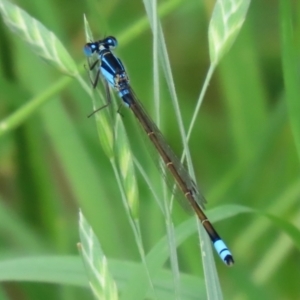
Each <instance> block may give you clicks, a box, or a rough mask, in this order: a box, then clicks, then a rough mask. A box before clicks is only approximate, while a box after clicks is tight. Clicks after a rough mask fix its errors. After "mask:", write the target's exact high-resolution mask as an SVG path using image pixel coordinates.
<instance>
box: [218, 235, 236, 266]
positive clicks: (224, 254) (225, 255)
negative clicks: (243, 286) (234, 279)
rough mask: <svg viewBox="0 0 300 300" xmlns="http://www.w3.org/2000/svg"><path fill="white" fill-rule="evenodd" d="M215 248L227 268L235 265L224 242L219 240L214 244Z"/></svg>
mask: <svg viewBox="0 0 300 300" xmlns="http://www.w3.org/2000/svg"><path fill="white" fill-rule="evenodd" d="M213 244H214V247H215V249H216V251H217V253H218V254H219V256H220V257H221V259H222V260H223V261H224V263H225V264H226V265H227V266H232V265H233V264H234V260H233V257H232V254H231V252H230V251H229V250H228V248H227V246H226V244H225V243H224V242H223V241H222V240H217V241H215V242H214V243H213Z"/></svg>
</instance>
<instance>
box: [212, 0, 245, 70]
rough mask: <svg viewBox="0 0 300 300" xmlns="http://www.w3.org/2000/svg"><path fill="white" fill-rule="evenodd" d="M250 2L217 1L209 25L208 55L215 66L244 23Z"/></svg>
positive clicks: (234, 0)
mask: <svg viewBox="0 0 300 300" xmlns="http://www.w3.org/2000/svg"><path fill="white" fill-rule="evenodd" d="M249 5H250V0H222V1H221V0H218V1H217V2H216V4H215V7H214V10H213V14H212V17H211V21H210V23H209V30H208V40H209V55H210V61H211V64H212V65H217V64H218V63H219V62H220V60H221V58H222V56H224V54H225V53H226V52H227V51H228V50H229V49H230V47H231V46H232V44H233V42H234V40H235V39H236V37H237V35H238V33H239V32H240V29H241V27H242V25H243V23H244V21H245V17H246V14H247V11H248V8H249Z"/></svg>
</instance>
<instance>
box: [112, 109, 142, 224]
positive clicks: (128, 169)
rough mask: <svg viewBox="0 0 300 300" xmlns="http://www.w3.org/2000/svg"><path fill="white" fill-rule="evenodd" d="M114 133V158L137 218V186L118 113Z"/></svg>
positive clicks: (128, 148)
mask: <svg viewBox="0 0 300 300" xmlns="http://www.w3.org/2000/svg"><path fill="white" fill-rule="evenodd" d="M115 133H116V134H115V136H116V140H117V141H118V142H117V143H115V151H116V158H117V159H118V163H119V169H120V174H121V179H122V183H123V186H124V191H125V193H126V198H127V201H128V205H129V208H130V211H131V214H132V217H133V218H134V219H137V218H138V217H139V212H138V210H139V200H138V196H139V195H138V186H137V182H136V175H135V170H134V164H133V157H132V153H131V149H130V145H129V141H128V138H127V134H126V130H125V128H124V124H123V122H122V120H121V117H120V115H118V116H117V119H116V126H115Z"/></svg>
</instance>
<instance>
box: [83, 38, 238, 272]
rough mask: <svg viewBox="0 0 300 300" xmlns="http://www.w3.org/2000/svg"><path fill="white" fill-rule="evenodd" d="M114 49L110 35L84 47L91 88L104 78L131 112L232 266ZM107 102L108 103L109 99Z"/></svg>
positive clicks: (194, 189) (197, 195)
mask: <svg viewBox="0 0 300 300" xmlns="http://www.w3.org/2000/svg"><path fill="white" fill-rule="evenodd" d="M116 46H117V40H116V38H114V37H112V36H109V37H107V38H105V39H103V40H99V41H96V42H91V43H87V44H86V45H85V47H84V52H85V54H86V56H88V57H89V56H92V55H93V54H94V53H96V54H97V55H98V59H97V60H96V61H95V62H94V63H93V64H92V65H91V66H90V69H91V70H92V69H94V68H95V66H98V65H99V69H98V70H97V75H96V78H95V80H94V81H93V82H92V83H93V86H94V88H95V87H96V86H97V83H98V81H99V76H101V75H102V76H103V77H104V79H105V83H106V86H110V87H112V88H113V89H115V90H116V91H117V92H118V94H119V97H120V98H121V99H122V100H123V102H124V104H125V105H126V106H127V107H129V108H130V109H131V110H132V112H133V113H134V115H135V117H136V118H137V119H138V121H139V123H140V124H141V126H142V127H143V129H144V131H145V132H146V133H147V135H148V137H149V139H150V140H151V142H152V144H153V145H154V147H155V148H156V150H157V151H158V153H159V155H160V157H161V159H162V161H163V163H164V164H165V166H166V169H167V170H169V172H170V174H171V175H172V176H173V178H174V180H175V182H176V184H177V186H178V187H179V189H180V190H181V191H182V193H183V194H184V196H185V198H186V199H187V201H188V202H189V204H190V205H191V207H192V208H193V210H194V211H195V213H196V214H197V216H198V218H199V220H200V222H201V223H202V225H203V227H204V228H205V230H206V232H207V234H208V235H209V237H210V239H211V241H212V243H213V245H214V247H215V249H216V251H217V253H218V254H219V256H220V257H221V259H222V260H223V261H224V263H225V264H226V265H228V266H231V265H233V263H234V260H233V257H232V255H231V253H230V251H229V250H228V248H227V246H226V245H225V243H224V242H223V240H222V239H221V238H220V236H219V235H218V233H217V232H216V230H215V229H214V227H213V226H212V224H211V223H210V221H209V220H208V219H207V217H206V215H205V214H204V212H203V205H204V203H205V198H204V196H203V195H202V193H201V192H200V190H199V189H198V187H197V185H196V183H195V182H194V180H193V179H192V178H191V177H190V175H189V173H188V172H187V171H186V170H185V168H184V167H183V165H182V164H181V162H180V160H179V159H178V158H177V156H176V155H175V154H174V152H173V151H172V149H171V148H170V146H169V145H168V143H167V142H166V140H165V138H164V137H163V135H162V133H161V132H160V130H159V129H158V128H157V126H156V125H155V123H154V122H153V121H152V119H151V118H150V117H149V116H148V115H147V113H146V112H145V110H144V109H143V106H142V105H141V103H140V101H139V100H138V99H137V97H136V95H135V93H134V92H133V90H132V88H131V86H130V84H129V78H128V75H127V73H126V71H125V68H124V66H123V64H122V62H121V60H120V59H119V58H117V57H116V56H115V55H114V53H113V52H112V49H113V48H114V47H116ZM108 101H110V97H109V99H108ZM108 104H109V102H108ZM108 104H107V105H108ZM107 105H105V106H107ZM102 108H103V107H102ZM100 109H101V108H100ZM98 110H99V109H98ZM98 110H97V111H98Z"/></svg>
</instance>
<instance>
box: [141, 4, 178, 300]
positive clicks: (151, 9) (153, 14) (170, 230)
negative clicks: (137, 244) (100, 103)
mask: <svg viewBox="0 0 300 300" xmlns="http://www.w3.org/2000/svg"><path fill="white" fill-rule="evenodd" d="M156 4H157V3H156V0H154V1H148V0H147V1H144V5H145V7H146V11H147V12H148V18H149V19H150V23H151V24H152V32H153V83H154V106H155V113H156V114H155V115H156V121H157V126H159V124H160V97H159V65H158V55H159V54H158V50H159V32H158V26H159V21H158V16H157V6H156ZM161 185H162V188H163V189H164V190H166V184H165V182H164V180H161ZM164 195H165V196H164V197H163V204H164V205H163V207H164V216H165V218H166V219H165V224H166V230H167V236H168V242H169V243H168V244H169V249H170V262H171V268H172V274H173V280H174V294H175V295H174V297H175V299H178V297H179V295H180V278H179V277H180V276H179V266H178V258H177V251H176V250H177V249H176V245H175V237H174V225H173V222H172V219H171V211H170V205H169V204H168V199H167V197H166V195H167V193H166V192H165V193H164Z"/></svg>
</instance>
